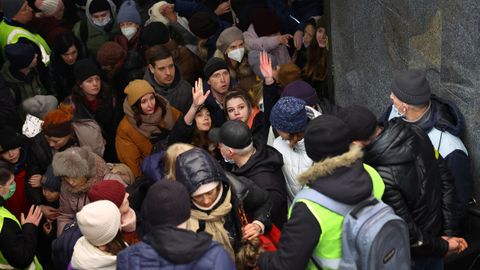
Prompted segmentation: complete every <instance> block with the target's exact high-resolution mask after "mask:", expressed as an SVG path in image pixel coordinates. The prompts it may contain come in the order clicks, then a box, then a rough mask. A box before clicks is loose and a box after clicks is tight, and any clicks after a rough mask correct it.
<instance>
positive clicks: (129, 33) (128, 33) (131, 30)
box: [120, 26, 137, 40]
mask: <svg viewBox="0 0 480 270" xmlns="http://www.w3.org/2000/svg"><path fill="white" fill-rule="evenodd" d="M120 31H122V34H123V35H124V36H125V37H126V38H127V39H128V40H130V39H132V37H133V36H135V34H136V33H137V27H135V26H127V27H122V28H120Z"/></svg>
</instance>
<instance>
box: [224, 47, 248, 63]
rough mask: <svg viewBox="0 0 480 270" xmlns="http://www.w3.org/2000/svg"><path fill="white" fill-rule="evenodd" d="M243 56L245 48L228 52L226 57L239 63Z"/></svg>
mask: <svg viewBox="0 0 480 270" xmlns="http://www.w3.org/2000/svg"><path fill="white" fill-rule="evenodd" d="M244 54H245V48H238V49H235V50H232V51H230V52H228V54H227V55H228V58H230V59H232V60H234V61H237V62H239V63H240V62H242V58H243V55H244Z"/></svg>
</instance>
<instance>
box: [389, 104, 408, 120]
mask: <svg viewBox="0 0 480 270" xmlns="http://www.w3.org/2000/svg"><path fill="white" fill-rule="evenodd" d="M396 117H401V118H404V117H405V114H404V113H401V112H400V111H399V110H398V109H397V107H395V105H393V104H392V111H391V112H390V115H389V116H388V120H390V119H393V118H396Z"/></svg>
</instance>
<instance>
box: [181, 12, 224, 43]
mask: <svg viewBox="0 0 480 270" xmlns="http://www.w3.org/2000/svg"><path fill="white" fill-rule="evenodd" d="M188 27H189V28H190V31H192V33H193V34H195V35H196V36H197V37H199V38H209V37H211V36H213V35H214V34H215V33H216V32H217V31H218V29H219V27H220V25H219V23H218V21H217V20H216V18H215V17H214V16H213V15H211V14H210V13H208V12H197V13H195V14H193V16H192V17H191V18H190V21H189V22H188Z"/></svg>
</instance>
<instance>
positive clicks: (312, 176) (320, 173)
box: [298, 144, 363, 185]
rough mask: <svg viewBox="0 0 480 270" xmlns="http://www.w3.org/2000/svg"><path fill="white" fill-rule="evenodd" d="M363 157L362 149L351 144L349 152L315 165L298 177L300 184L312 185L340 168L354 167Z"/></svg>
mask: <svg viewBox="0 0 480 270" xmlns="http://www.w3.org/2000/svg"><path fill="white" fill-rule="evenodd" d="M362 157H363V151H362V149H361V148H360V147H359V146H357V145H354V144H351V145H350V150H349V151H348V152H346V153H343V154H342V155H339V156H335V157H330V158H326V159H324V160H322V161H319V162H316V163H314V164H313V165H312V166H311V167H310V168H309V169H308V170H306V171H305V172H303V173H302V174H300V175H299V176H298V182H299V183H300V184H301V185H305V184H310V183H312V182H314V181H315V180H317V179H318V178H319V177H325V176H329V175H332V174H333V172H334V171H335V170H336V169H338V168H340V167H350V166H352V165H353V164H354V163H355V162H356V161H358V160H359V159H361V158H362Z"/></svg>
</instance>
